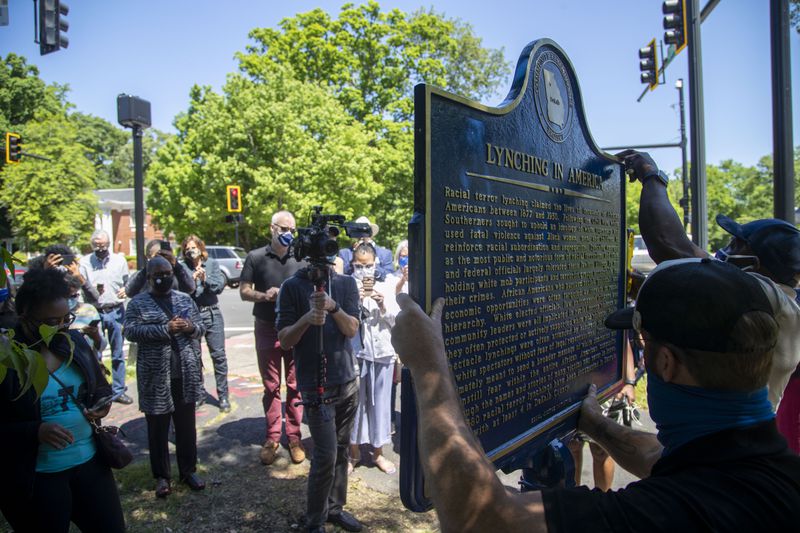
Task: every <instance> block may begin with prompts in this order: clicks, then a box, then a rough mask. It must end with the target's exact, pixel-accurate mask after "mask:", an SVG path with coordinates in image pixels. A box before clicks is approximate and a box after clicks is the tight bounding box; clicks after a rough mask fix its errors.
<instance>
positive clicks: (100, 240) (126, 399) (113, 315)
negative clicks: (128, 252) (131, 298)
mask: <svg viewBox="0 0 800 533" xmlns="http://www.w3.org/2000/svg"><path fill="white" fill-rule="evenodd" d="M90 242H91V244H92V250H93V252H92V253H90V254H88V255H85V256H83V257H82V258H81V260H80V265H79V269H80V275H81V276H82V277H83V278H84V279H85V280H86V281H87V282H88V283H89V284H90V285H91V286H93V287H94V288H95V290H96V291H97V294H98V296H97V301H95V302H91V303H93V304H94V306H95V307H97V310H98V311H99V312H100V317H101V319H102V321H103V322H102V323H103V330H104V331H105V334H106V338H107V339H108V341H109V343H110V344H111V381H112V389H113V390H114V395H115V396H117V399H116V400H115V401H116V402H119V403H122V404H131V403H133V398H131V397H130V396H128V395H127V394H125V390H126V389H127V387H126V386H125V354H124V352H123V351H122V322H123V321H124V320H125V298H126V297H127V295H126V293H125V283H126V282H127V281H128V276H129V274H130V272H129V271H128V262H127V261H126V260H125V256H124V255H122V254H115V253H111V251H110V250H109V249H108V247H109V244H110V242H111V239H110V238H109V236H108V233H107V232H106V231H104V230H97V231H95V232H94V233H93V234H92V237H91V241H90Z"/></svg>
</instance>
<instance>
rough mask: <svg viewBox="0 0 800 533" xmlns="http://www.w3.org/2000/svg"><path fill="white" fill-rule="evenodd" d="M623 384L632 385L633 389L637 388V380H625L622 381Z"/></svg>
mask: <svg viewBox="0 0 800 533" xmlns="http://www.w3.org/2000/svg"><path fill="white" fill-rule="evenodd" d="M622 382H623V383H625V385H631V386H633V387H635V386H636V380H635V379H624V380H622Z"/></svg>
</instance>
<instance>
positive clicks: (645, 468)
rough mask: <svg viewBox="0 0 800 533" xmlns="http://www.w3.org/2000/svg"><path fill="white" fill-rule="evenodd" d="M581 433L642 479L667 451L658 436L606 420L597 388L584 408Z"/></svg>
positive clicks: (580, 424)
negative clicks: (598, 398)
mask: <svg viewBox="0 0 800 533" xmlns="http://www.w3.org/2000/svg"><path fill="white" fill-rule="evenodd" d="M578 429H580V430H581V431H583V432H584V433H586V434H587V435H589V436H590V437H591V438H593V439H594V440H595V441H596V442H597V443H598V444H599V445H600V446H602V447H603V449H605V450H606V451H607V452H608V453H609V455H611V458H612V459H614V461H616V462H617V463H618V464H619V465H620V466H621V467H622V468H624V469H625V470H627V471H628V472H630V473H631V474H634V475H636V476H639V477H640V478H646V477H648V476H649V475H650V472H651V470H652V469H653V465H654V464H655V463H656V461H658V460H659V459H660V458H661V453H662V452H663V451H664V447H663V446H661V443H660V442H658V439H657V438H656V436H655V434H653V433H646V432H644V431H637V430H635V429H631V428H629V427H626V426H623V425H621V424H617V423H616V422H614V421H613V420H611V419H610V418H607V417H605V416H603V410H602V409H601V408H600V405H599V404H598V403H597V389H596V387H595V386H594V385H592V386H591V387H590V389H589V395H588V396H587V397H586V399H585V400H583V404H582V405H581V415H580V419H579V420H578Z"/></svg>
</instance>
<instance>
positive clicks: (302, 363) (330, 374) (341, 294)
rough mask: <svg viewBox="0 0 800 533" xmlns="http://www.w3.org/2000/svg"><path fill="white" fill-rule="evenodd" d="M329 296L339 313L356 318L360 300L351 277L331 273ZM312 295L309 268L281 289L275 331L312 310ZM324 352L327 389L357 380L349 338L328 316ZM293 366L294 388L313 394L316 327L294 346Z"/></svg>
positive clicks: (316, 356)
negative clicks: (294, 372)
mask: <svg viewBox="0 0 800 533" xmlns="http://www.w3.org/2000/svg"><path fill="white" fill-rule="evenodd" d="M330 273H331V277H330V295H331V298H333V300H334V301H335V302H336V303H338V304H339V307H340V308H341V310H340V311H338V312H339V313H347V314H348V315H350V316H354V317H356V318H358V316H359V301H358V288H357V286H356V280H355V279H354V278H352V277H351V276H339V275H338V274H336V273H335V272H333V271H332V270H331V271H330ZM312 292H314V284H313V283H312V282H311V280H310V279H309V278H308V269H307V268H304V269H302V270H300V271H298V272H297V273H296V274H295V275H294V276H292V277H291V278H289V279H287V280H286V281H285V282H284V283H283V285H282V286H281V292H280V294H279V295H278V309H277V310H278V319H277V323H276V324H275V328H276V329H277V330H278V331H280V330H282V329H283V328H285V327H287V326H291V325H293V324H294V323H295V322H297V321H298V320H299V319H300V317H301V316H303V315H304V314H305V313H307V312H308V310H309V309H310V308H311V306H310V304H309V301H308V299H309V297H310V296H311V293H312ZM322 343H323V349H324V351H325V356H326V358H327V366H326V380H325V384H326V385H327V386H330V387H333V386H335V385H344V384H345V383H348V382H350V381H352V380H354V379H356V373H355V369H354V368H353V355H352V347H351V343H350V339H349V338H347V337H345V335H344V334H343V333H342V332H341V331H340V330H339V326H337V325H336V321H335V320H334V318H333V317H332V316H331V315H330V313H328V318H327V319H326V320H325V325H324V326H323V341H322ZM293 352H294V364H295V367H296V373H297V388H298V389H299V390H301V391H313V390H315V389H316V388H317V374H318V370H319V358H318V354H317V328H316V326H311V327H309V328H308V329H307V330H306V332H305V334H304V335H303V337H302V338H301V339H300V342H298V343H297V344H296V345H295V346H294V350H293Z"/></svg>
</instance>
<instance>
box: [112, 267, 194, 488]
mask: <svg viewBox="0 0 800 533" xmlns="http://www.w3.org/2000/svg"><path fill="white" fill-rule="evenodd" d="M147 279H148V283H149V285H150V290H149V291H148V292H142V293H139V294H137V295H136V296H134V297H133V299H132V300H131V301H130V303H129V304H128V312H127V313H126V315H125V326H124V331H125V338H126V339H128V340H129V341H131V342H136V343H138V345H139V355H138V357H137V359H136V377H137V390H138V393H139V410H140V411H142V412H143V413H144V416H145V420H146V421H147V442H148V447H149V450H150V468H151V470H152V472H153V477H154V478H155V479H156V490H155V494H156V497H159V498H165V497H166V496H167V495H169V494H170V493H171V492H172V487H171V481H170V480H171V468H170V460H169V448H168V444H169V442H168V439H169V427H170V421H171V422H172V424H173V426H174V428H175V451H176V454H177V457H178V474H179V478H180V480H181V481H183V482H184V483H186V484H187V485H189V487H190V488H191V489H192V490H203V489H204V488H205V482H204V481H203V480H202V479H200V477H198V476H197V474H196V473H195V472H196V470H197V429H196V427H195V402H197V401H198V400H199V399H200V397H201V395H202V394H203V393H204V391H203V373H202V370H201V369H200V353H199V349H198V347H199V343H198V342H197V341H198V339H200V338H201V337H202V336H203V333H205V329H204V327H203V321H202V318H201V317H200V311H199V310H198V309H197V306H196V305H195V303H194V302H193V301H192V298H191V297H190V296H189V295H188V294H184V293H182V292H180V291H176V290H173V289H172V283H173V280H174V269H173V266H172V265H171V264H170V263H169V261H167V259H165V258H164V257H161V256H158V255H157V256H155V257H153V258H152V259H151V260H150V261H149V262H148V263H147Z"/></svg>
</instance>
